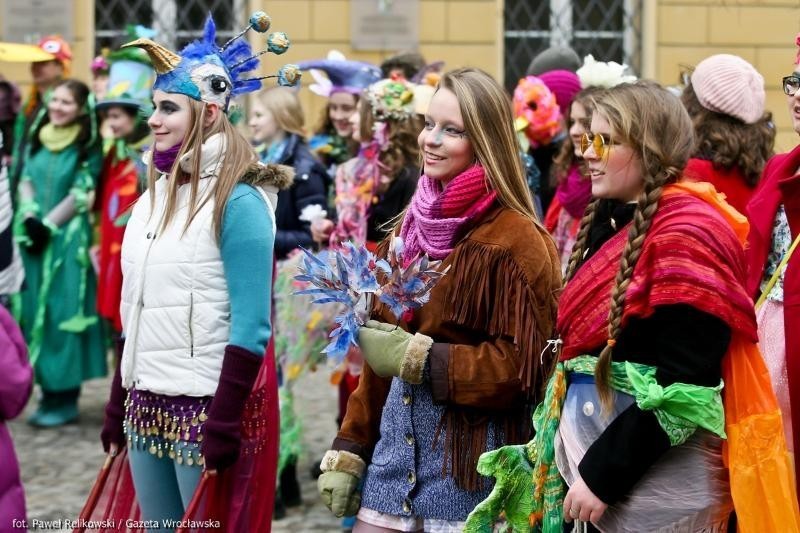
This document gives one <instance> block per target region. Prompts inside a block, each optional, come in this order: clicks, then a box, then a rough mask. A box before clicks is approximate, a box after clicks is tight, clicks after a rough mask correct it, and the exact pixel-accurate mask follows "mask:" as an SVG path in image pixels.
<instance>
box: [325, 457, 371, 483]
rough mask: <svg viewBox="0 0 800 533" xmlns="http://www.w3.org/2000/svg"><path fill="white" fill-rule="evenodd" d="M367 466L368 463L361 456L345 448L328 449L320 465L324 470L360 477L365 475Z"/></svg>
mask: <svg viewBox="0 0 800 533" xmlns="http://www.w3.org/2000/svg"><path fill="white" fill-rule="evenodd" d="M366 468H367V465H366V463H365V462H364V460H363V459H361V457H359V456H358V455H356V454H354V453H350V452H346V451H344V450H328V451H327V452H325V456H324V457H323V458H322V462H321V463H320V465H319V469H320V470H322V471H323V472H345V473H347V474H351V475H353V476H355V477H357V478H358V479H361V478H362V477H363V476H364V470H366Z"/></svg>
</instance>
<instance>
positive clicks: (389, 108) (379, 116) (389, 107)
mask: <svg viewBox="0 0 800 533" xmlns="http://www.w3.org/2000/svg"><path fill="white" fill-rule="evenodd" d="M416 88H417V85H416V84H414V83H411V82H409V81H406V80H403V79H397V80H388V79H387V80H381V81H379V82H377V83H373V84H372V85H370V86H369V87H368V88H367V90H366V91H364V94H365V97H366V98H367V101H369V103H370V106H371V107H372V114H373V116H374V117H375V120H376V121H384V120H402V119H404V118H407V117H409V116H411V115H412V114H414V113H416V112H417V109H416V103H415V102H414V96H415V90H416ZM426 108H427V106H426ZM426 110H427V109H426Z"/></svg>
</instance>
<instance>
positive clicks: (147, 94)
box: [97, 26, 156, 109]
mask: <svg viewBox="0 0 800 533" xmlns="http://www.w3.org/2000/svg"><path fill="white" fill-rule="evenodd" d="M127 31H128V37H130V38H131V39H137V38H145V37H147V36H152V35H155V31H153V30H152V29H150V28H146V27H144V26H128V28H127ZM108 61H109V63H110V65H111V67H110V71H109V76H108V91H107V92H106V95H105V98H103V99H102V100H101V101H99V102H98V103H97V108H98V109H103V108H106V107H110V106H113V105H123V106H131V107H138V108H142V107H143V106H148V105H150V100H151V99H152V97H153V83H154V82H155V78H156V73H155V71H154V70H153V66H152V65H151V64H150V56H149V55H148V54H147V52H146V51H145V50H144V49H142V48H136V47H130V48H121V49H119V50H114V51H113V52H111V53H110V54H108Z"/></svg>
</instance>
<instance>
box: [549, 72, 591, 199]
mask: <svg viewBox="0 0 800 533" xmlns="http://www.w3.org/2000/svg"><path fill="white" fill-rule="evenodd" d="M602 90H603V89H602V88H600V87H587V88H585V89H583V90H582V91H581V92H579V93H578V94H577V95H576V96H575V99H574V100H573V101H572V104H570V106H569V110H570V115H569V120H568V121H567V137H566V139H564V142H562V143H561V148H560V149H559V150H558V153H557V154H556V157H555V158H554V159H553V166H552V167H550V184H551V185H553V186H555V185H558V184H559V183H561V182H562V181H563V180H564V179H566V177H567V175H568V174H569V169H570V168H572V165H574V164H576V163H577V164H578V165H580V166H581V167H582V166H583V158H582V157H580V158H579V157H577V156H576V155H575V143H573V142H572V137H571V136H570V134H569V129H570V128H571V127H572V125H573V124H574V123H575V121H574V120H573V119H572V106H573V105H575V103H578V104H580V105H582V106H583V108H584V109H586V113H587V114H588V119H589V120H590V121H591V119H592V111H594V104H593V103H592V97H593V96H596V95H597V94H598V93H600V92H601V91H602ZM586 129H587V130H588V129H589V128H586Z"/></svg>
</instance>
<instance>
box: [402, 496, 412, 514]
mask: <svg viewBox="0 0 800 533" xmlns="http://www.w3.org/2000/svg"><path fill="white" fill-rule="evenodd" d="M403 512H404V513H406V514H408V513H410V512H411V500H409V499H408V498H406V499H405V500H403Z"/></svg>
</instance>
